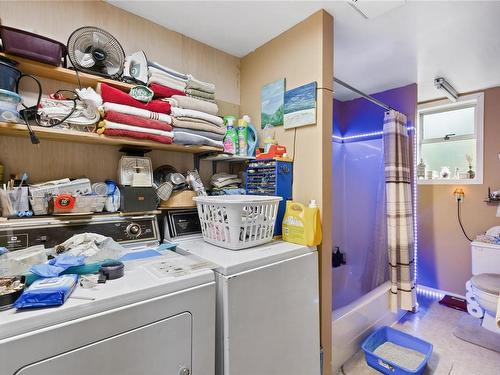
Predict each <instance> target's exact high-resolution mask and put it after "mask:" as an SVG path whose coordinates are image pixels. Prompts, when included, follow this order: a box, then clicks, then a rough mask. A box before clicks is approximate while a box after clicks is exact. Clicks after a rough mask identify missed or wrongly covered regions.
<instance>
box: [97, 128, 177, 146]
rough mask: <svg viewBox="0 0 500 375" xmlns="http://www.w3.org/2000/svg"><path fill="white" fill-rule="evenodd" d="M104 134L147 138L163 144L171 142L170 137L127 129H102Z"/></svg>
mask: <svg viewBox="0 0 500 375" xmlns="http://www.w3.org/2000/svg"><path fill="white" fill-rule="evenodd" d="M103 134H105V135H110V136H114V137H130V138H136V139H149V140H151V141H156V142H161V143H165V144H171V143H172V138H170V137H164V136H161V135H156V134H149V133H143V132H133V131H129V130H118V129H104V133H103Z"/></svg>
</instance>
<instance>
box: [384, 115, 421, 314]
mask: <svg viewBox="0 0 500 375" xmlns="http://www.w3.org/2000/svg"><path fill="white" fill-rule="evenodd" d="M384 164H385V168H384V169H385V186H386V210H387V240H388V251H389V254H388V255H389V267H390V279H391V283H392V285H391V309H392V311H394V312H396V311H397V310H398V309H399V308H400V309H403V310H408V311H411V310H413V309H414V308H415V306H416V292H415V274H414V248H413V241H414V239H413V205H412V192H411V188H412V186H411V160H410V150H409V141H408V133H407V129H406V116H405V115H403V114H401V113H398V112H396V111H394V110H391V111H389V112H387V113H386V114H385V118H384Z"/></svg>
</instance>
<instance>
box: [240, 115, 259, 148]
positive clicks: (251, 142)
mask: <svg viewBox="0 0 500 375" xmlns="http://www.w3.org/2000/svg"><path fill="white" fill-rule="evenodd" d="M243 119H244V120H245V121H246V122H247V133H248V135H247V144H248V150H247V156H255V149H256V148H257V144H258V143H259V136H258V135H257V129H255V126H253V124H252V119H251V118H250V116H248V115H244V116H243Z"/></svg>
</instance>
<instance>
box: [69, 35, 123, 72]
mask: <svg viewBox="0 0 500 375" xmlns="http://www.w3.org/2000/svg"><path fill="white" fill-rule="evenodd" d="M68 56H69V59H70V61H71V63H72V64H73V66H74V67H75V69H76V70H79V71H82V72H87V73H90V74H97V75H100V76H103V77H110V78H113V79H116V78H119V77H120V75H121V74H122V72H123V63H124V61H125V53H124V52H123V48H122V46H121V45H120V43H119V42H118V40H116V38H115V37H114V36H113V35H111V34H110V33H108V32H107V31H105V30H102V29H99V28H97V27H93V26H85V27H81V28H79V29H76V30H75V31H73V33H72V34H71V35H70V36H69V39H68Z"/></svg>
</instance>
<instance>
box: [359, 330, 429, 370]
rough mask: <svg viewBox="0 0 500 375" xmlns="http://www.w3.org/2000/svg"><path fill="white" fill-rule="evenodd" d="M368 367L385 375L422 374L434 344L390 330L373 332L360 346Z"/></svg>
mask: <svg viewBox="0 0 500 375" xmlns="http://www.w3.org/2000/svg"><path fill="white" fill-rule="evenodd" d="M361 348H362V349H363V351H364V352H365V359H366V363H367V364H368V366H370V367H373V368H374V369H376V370H378V371H380V372H381V373H383V374H394V375H410V374H411V375H413V374H423V372H424V370H425V366H426V365H427V362H429V359H430V357H431V354H432V344H430V343H428V342H426V341H424V340H421V339H419V338H417V337H414V336H411V335H408V334H406V333H404V332H401V331H398V330H397V329H394V328H391V327H382V328H380V329H378V330H376V331H375V332H373V333H372V334H371V335H370V336H368V338H367V339H366V340H365V341H364V342H363V345H362V346H361Z"/></svg>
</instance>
